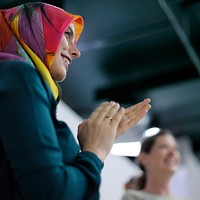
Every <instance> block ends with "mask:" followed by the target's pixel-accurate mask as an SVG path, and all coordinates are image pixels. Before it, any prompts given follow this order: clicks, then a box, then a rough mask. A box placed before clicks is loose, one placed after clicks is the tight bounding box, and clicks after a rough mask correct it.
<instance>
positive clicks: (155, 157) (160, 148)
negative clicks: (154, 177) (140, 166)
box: [144, 134, 180, 175]
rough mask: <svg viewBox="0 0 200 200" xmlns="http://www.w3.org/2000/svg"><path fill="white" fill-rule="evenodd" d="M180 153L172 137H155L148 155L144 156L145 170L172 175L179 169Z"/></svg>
mask: <svg viewBox="0 0 200 200" xmlns="http://www.w3.org/2000/svg"><path fill="white" fill-rule="evenodd" d="M179 164H180V153H179V151H178V147H177V143H176V140H175V138H174V137H173V136H172V135H169V134H166V135H161V136H159V137H157V139H156V141H155V144H154V145H153V147H152V149H151V151H150V153H149V154H146V159H145V164H144V165H145V168H146V170H147V171H149V172H154V173H157V174H170V175H172V174H173V173H174V172H175V171H176V170H177V169H178V167H179Z"/></svg>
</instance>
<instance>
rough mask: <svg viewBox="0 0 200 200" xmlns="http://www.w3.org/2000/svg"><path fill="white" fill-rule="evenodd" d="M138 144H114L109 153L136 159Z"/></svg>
mask: <svg viewBox="0 0 200 200" xmlns="http://www.w3.org/2000/svg"><path fill="white" fill-rule="evenodd" d="M140 149H141V143H140V142H123V143H115V144H114V145H113V147H112V149H111V153H112V154H113V155H116V156H133V157H137V156H138V155H139V153H140Z"/></svg>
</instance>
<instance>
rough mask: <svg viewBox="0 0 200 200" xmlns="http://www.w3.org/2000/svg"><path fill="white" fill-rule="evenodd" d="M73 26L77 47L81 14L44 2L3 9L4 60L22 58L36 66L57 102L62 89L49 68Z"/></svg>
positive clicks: (0, 56) (0, 45)
mask: <svg viewBox="0 0 200 200" xmlns="http://www.w3.org/2000/svg"><path fill="white" fill-rule="evenodd" d="M71 23H74V27H75V44H76V43H77V41H78V39H79V36H80V34H81V32H82V29H83V19H82V17H81V16H79V15H73V14H70V13H68V12H66V11H64V10H62V9H61V8H58V7H55V6H52V5H49V4H46V3H40V2H36V3H26V4H23V5H20V6H16V7H13V8H10V9H3V10H0V60H16V59H18V60H22V61H25V62H28V63H30V64H31V65H33V66H35V67H36V69H37V70H38V71H39V72H40V73H41V75H42V76H43V78H44V79H45V80H46V81H47V83H48V85H49V87H50V89H51V91H52V93H53V96H54V97H55V99H57V98H58V97H59V89H58V86H57V83H56V82H54V80H53V79H52V77H51V75H50V72H49V68H50V66H51V64H52V62H53V59H54V56H55V53H56V51H57V48H58V45H59V42H60V40H61V38H62V35H63V34H64V32H65V30H66V29H67V27H68V26H69V25H70V24H71Z"/></svg>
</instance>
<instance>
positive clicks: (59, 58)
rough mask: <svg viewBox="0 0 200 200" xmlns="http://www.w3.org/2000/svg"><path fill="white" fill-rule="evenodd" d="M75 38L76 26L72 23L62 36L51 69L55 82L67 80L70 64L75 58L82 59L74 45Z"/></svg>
mask: <svg viewBox="0 0 200 200" xmlns="http://www.w3.org/2000/svg"><path fill="white" fill-rule="evenodd" d="M74 37H75V31H74V24H73V23H71V24H70V25H69V27H68V28H67V30H66V31H65V34H64V35H63V36H62V39H61V41H60V44H59V46H58V50H57V52H56V54H55V57H54V60H53V63H52V65H51V67H50V69H49V71H50V74H51V76H52V78H53V80H55V81H58V82H60V81H63V80H64V79H65V78H66V74H67V71H68V69H69V64H71V62H72V60H73V59H74V58H79V57H80V52H79V50H78V49H77V47H76V46H75V44H74Z"/></svg>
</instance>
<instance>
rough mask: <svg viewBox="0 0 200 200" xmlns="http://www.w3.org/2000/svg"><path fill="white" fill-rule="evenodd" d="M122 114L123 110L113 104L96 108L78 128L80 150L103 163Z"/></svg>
mask: <svg viewBox="0 0 200 200" xmlns="http://www.w3.org/2000/svg"><path fill="white" fill-rule="evenodd" d="M124 112H125V109H124V108H120V105H119V104H118V103H115V102H106V103H102V104H101V105H100V106H99V107H97V109H96V110H95V111H94V112H93V113H92V114H91V115H90V117H89V118H88V119H87V120H85V121H84V122H83V123H81V124H80V125H79V127H78V140H79V144H80V146H81V150H82V151H90V152H93V153H95V154H96V155H97V156H98V157H99V158H100V159H101V160H102V162H103V161H104V160H105V158H106V156H107V154H108V153H109V152H110V150H111V148H112V145H113V143H114V141H115V138H116V134H117V128H118V126H119V123H120V121H121V119H122V117H123V116H124ZM110 116H112V119H111V118H110Z"/></svg>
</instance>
